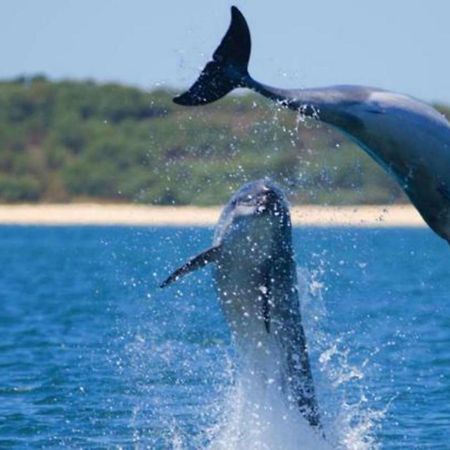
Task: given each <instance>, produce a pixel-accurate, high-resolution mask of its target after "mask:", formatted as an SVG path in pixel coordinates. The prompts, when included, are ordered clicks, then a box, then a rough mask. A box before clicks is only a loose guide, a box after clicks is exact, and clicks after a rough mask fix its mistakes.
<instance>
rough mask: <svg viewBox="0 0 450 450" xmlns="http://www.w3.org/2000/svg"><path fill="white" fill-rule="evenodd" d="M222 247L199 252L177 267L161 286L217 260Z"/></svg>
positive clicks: (163, 286)
mask: <svg viewBox="0 0 450 450" xmlns="http://www.w3.org/2000/svg"><path fill="white" fill-rule="evenodd" d="M220 250H221V247H220V245H219V246H216V247H211V248H209V249H208V250H205V251H204V252H202V253H200V254H198V255H197V256H194V257H193V258H191V259H190V260H189V261H187V262H186V263H185V264H183V265H182V266H181V267H179V268H178V269H176V270H175V271H174V272H173V273H172V274H171V275H170V276H169V277H168V278H166V279H165V280H164V281H163V282H162V283H161V285H160V286H159V287H160V288H165V287H167V286H169V285H170V284H172V283H173V282H174V281H177V280H178V279H180V278H181V277H182V276H184V275H186V274H188V273H189V272H193V271H194V270H197V269H200V268H202V267H204V266H206V265H207V264H209V263H211V262H214V261H216V260H217V257H218V256H219V254H220Z"/></svg>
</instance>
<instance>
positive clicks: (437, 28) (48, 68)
mask: <svg viewBox="0 0 450 450" xmlns="http://www.w3.org/2000/svg"><path fill="white" fill-rule="evenodd" d="M233 4H235V5H236V6H238V7H239V8H240V9H241V11H242V12H243V14H244V15H245V16H246V18H247V21H248V23H249V26H250V30H251V33H252V44H253V49H252V56H251V60H250V67H249V68H250V73H251V75H252V76H253V77H254V78H256V79H257V80H258V81H261V82H265V83H268V84H272V85H274V86H279V87H291V88H292V87H313V86H325V85H333V84H362V85H368V86H376V87H381V88H384V89H389V90H393V91H398V92H402V93H406V94H409V95H412V96H414V97H417V98H420V99H423V100H426V101H442V102H447V103H450V1H449V0H428V1H422V0H376V1H373V0H372V1H367V0H366V1H361V0H314V1H313V0H307V1H303V0H278V1H277V2H273V1H261V0H247V1H244V0H234V1H229V0H189V1H186V0H164V1H159V0H126V1H125V0H121V1H119V0H90V1H88V0H39V1H38V0H1V2H0V54H1V55H2V59H1V64H0V78H1V79H5V78H11V77H15V76H17V75H19V74H34V73H43V74H46V75H47V76H49V77H50V78H52V79H61V78H72V79H86V78H89V79H94V80H98V81H102V82H103V81H116V82H122V83H126V84H131V85H136V86H140V87H143V88H145V89H152V88H154V87H156V86H160V85H163V86H169V87H174V88H176V89H183V88H186V87H188V86H189V85H190V84H191V83H192V82H193V81H194V80H195V78H196V77H197V75H198V73H199V69H200V68H202V67H203V66H204V64H205V62H206V61H207V60H208V59H209V57H210V56H211V54H212V52H213V51H214V49H215V47H216V46H217V45H218V43H219V42H220V39H221V38H222V36H223V34H224V32H225V31H226V29H227V27H228V24H229V21H230V6H231V5H233Z"/></svg>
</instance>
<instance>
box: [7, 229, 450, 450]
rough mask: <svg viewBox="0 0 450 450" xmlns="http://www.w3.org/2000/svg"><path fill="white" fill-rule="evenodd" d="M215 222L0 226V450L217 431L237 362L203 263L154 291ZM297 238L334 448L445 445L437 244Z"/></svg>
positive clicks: (428, 239)
mask: <svg viewBox="0 0 450 450" xmlns="http://www.w3.org/2000/svg"><path fill="white" fill-rule="evenodd" d="M212 233H213V231H212V229H209V228H193V229H189V228H144V227H142V228H129V227H19V226H2V227H0V249H1V251H0V268H1V270H0V448H2V449H8V448H17V449H32V448H55V449H56V448H82V449H97V448H98V449H102V448H117V449H119V448H124V449H125V448H139V449H140V448H142V449H144V448H150V449H172V448H174V449H201V448H206V447H208V445H210V444H211V443H212V442H213V441H214V439H215V434H214V433H215V431H214V430H215V429H217V426H218V424H219V425H220V424H221V423H222V424H223V422H224V421H226V420H229V419H226V418H227V417H229V414H227V412H228V413H229V411H227V408H229V404H230V399H231V400H233V397H232V395H233V394H232V392H233V385H234V381H235V377H236V368H235V355H234V351H233V345H232V342H231V341H230V335H229V332H228V329H227V325H226V323H225V321H224V319H223V317H222V314H221V311H220V308H219V305H218V302H217V299H216V296H215V293H214V287H213V285H212V278H211V274H210V271H209V269H207V268H205V269H203V270H201V271H198V272H196V273H193V274H191V275H189V276H188V277H186V278H185V279H183V280H181V281H180V282H178V283H177V284H175V285H174V286H173V287H170V288H167V289H165V290H160V289H159V288H158V284H159V283H160V282H161V281H162V280H163V279H164V278H165V277H166V276H167V275H168V274H169V273H170V272H171V270H173V269H174V268H176V267H177V266H178V265H179V264H180V263H181V262H183V261H184V260H185V259H186V258H188V257H189V256H192V255H194V254H196V253H198V252H199V251H200V250H203V249H205V248H206V247H208V246H209V244H210V242H211V240H212ZM294 241H295V249H296V260H297V264H298V268H299V275H300V280H301V283H302V285H303V294H302V302H303V304H302V309H303V315H304V322H305V323H304V325H305V331H306V334H307V338H308V343H309V346H310V358H311V363H312V368H313V374H314V379H315V381H316V390H317V395H318V401H319V405H320V408H321V414H322V417H323V421H324V429H325V433H326V435H327V436H328V437H329V439H330V441H331V442H332V447H334V448H337V449H340V448H342V449H377V448H381V449H392V450H393V449H433V450H444V449H450V247H449V246H448V244H446V243H445V242H444V241H442V240H440V239H439V238H437V237H436V236H435V235H434V234H433V233H432V232H431V231H429V230H426V229H401V228H398V229H397V228H395V229H387V228H380V229H363V228H358V229H357V228H296V229H295V230H294ZM230 396H231V397H230ZM234 400H236V401H237V400H238V399H236V398H235V399H234ZM273 432H274V433H276V429H274V431H273ZM224 448H226V445H225V447H224ZM301 448H304V447H302V445H301V443H299V449H301Z"/></svg>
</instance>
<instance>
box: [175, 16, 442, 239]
mask: <svg viewBox="0 0 450 450" xmlns="http://www.w3.org/2000/svg"><path fill="white" fill-rule="evenodd" d="M250 49H251V41H250V32H249V29H248V25H247V23H246V21H245V19H244V17H243V15H242V14H241V13H240V12H239V10H238V9H237V8H236V7H232V20H231V25H230V27H229V29H228V31H227V33H226V34H225V36H224V38H223V40H222V42H221V43H220V45H219V47H218V48H217V50H216V51H215V53H214V55H213V60H212V61H210V62H209V63H208V64H207V65H206V66H205V68H204V70H203V72H202V73H201V74H200V77H199V78H198V80H197V81H196V82H195V83H194V84H193V85H192V87H191V88H190V89H189V90H188V91H187V92H185V93H184V94H182V95H180V96H178V97H176V98H174V101H175V103H178V104H181V105H201V104H206V103H210V102H213V101H215V100H217V99H219V98H221V97H223V96H224V95H226V94H227V93H228V92H230V91H231V90H232V89H234V88H237V87H246V88H250V89H252V90H254V91H256V92H258V93H260V94H262V95H263V96H265V97H267V98H270V99H272V100H274V101H276V102H278V103H280V104H282V105H285V106H286V107H288V108H290V109H293V110H296V111H299V112H300V113H302V114H303V115H305V116H310V117H314V118H317V119H319V120H321V121H323V122H326V123H328V124H330V125H332V126H334V127H337V128H338V129H340V130H341V131H343V132H344V133H345V134H346V135H347V136H348V137H349V138H350V139H352V140H353V141H354V142H356V143H357V144H358V145H359V146H360V147H362V148H363V149H364V150H365V151H366V152H367V153H368V154H369V155H370V156H371V157H372V158H373V159H374V160H375V161H377V162H378V163H379V164H380V165H381V166H382V167H383V168H384V169H385V170H387V171H388V172H389V173H390V174H392V175H393V176H394V177H395V178H396V179H397V181H398V182H399V183H400V185H401V187H402V188H403V190H404V191H405V193H406V194H407V196H408V197H409V198H410V200H411V202H412V203H413V204H414V205H415V207H416V208H417V210H418V211H419V213H420V214H421V215H422V217H423V219H424V220H425V222H426V223H427V224H428V225H429V226H430V228H432V229H433V230H434V231H435V232H436V233H437V234H438V235H439V236H441V237H442V238H443V239H445V240H447V241H448V242H449V243H450V124H449V122H448V121H447V120H446V119H445V117H444V116H443V115H442V114H440V113H439V112H437V111H436V110H435V109H433V108H432V107H431V106H429V105H427V104H425V103H422V102H420V101H418V100H415V99H413V98H411V97H408V96H405V95H401V94H396V93H392V92H388V91H385V90H382V89H376V88H370V87H362V86H333V87H325V88H315V89H298V90H286V89H277V88H273V87H270V86H266V85H264V84H262V83H259V82H257V81H255V80H254V79H253V78H252V77H251V76H250V75H249V73H248V69H247V67H248V61H249V58H250Z"/></svg>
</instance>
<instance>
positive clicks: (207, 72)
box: [173, 6, 251, 106]
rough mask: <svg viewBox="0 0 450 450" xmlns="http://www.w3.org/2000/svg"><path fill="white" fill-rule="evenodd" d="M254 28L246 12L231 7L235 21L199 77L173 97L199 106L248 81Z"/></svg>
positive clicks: (175, 100)
mask: <svg viewBox="0 0 450 450" xmlns="http://www.w3.org/2000/svg"><path fill="white" fill-rule="evenodd" d="M250 50H251V40H250V30H249V28H248V25H247V22H246V20H245V18H244V16H243V15H242V13H241V12H240V11H239V10H238V9H237V8H236V7H235V6H232V7H231V23H230V26H229V28H228V31H227V32H226V34H225V36H224V37H223V39H222V42H221V43H220V45H219V46H218V47H217V49H216V51H215V52H214V54H213V58H212V61H210V62H208V63H207V64H206V66H205V68H204V69H203V71H202V73H201V74H200V76H199V78H198V79H197V81H196V82H195V83H194V84H193V85H192V86H191V88H190V89H189V90H188V91H186V92H185V93H183V94H181V95H179V96H178V97H175V98H174V99H173V101H174V102H175V103H178V104H179V105H186V106H196V105H204V104H206V103H211V102H214V101H216V100H218V99H220V98H222V97H224V96H225V95H226V94H228V92H230V91H232V90H233V89H235V88H237V87H245V86H246V85H247V83H246V82H247V80H248V78H249V75H248V69H247V68H248V61H249V58H250Z"/></svg>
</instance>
